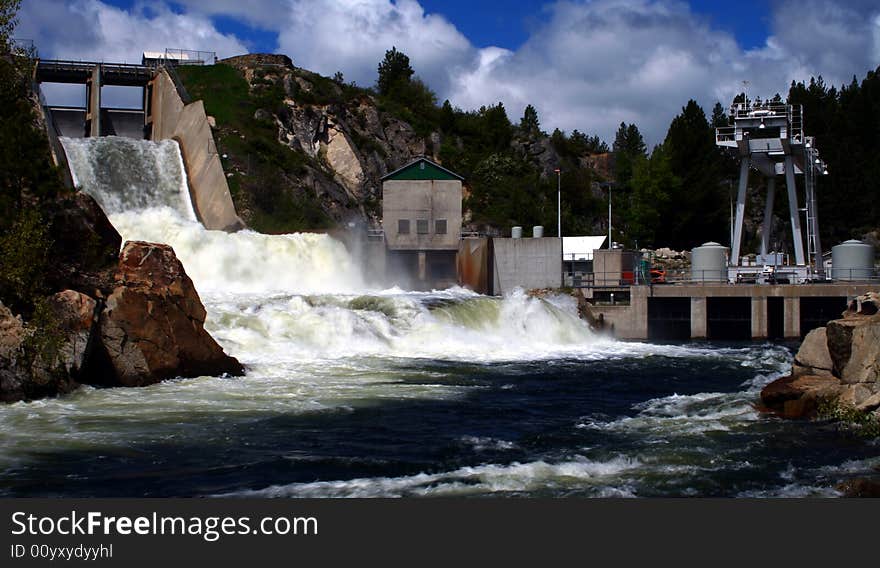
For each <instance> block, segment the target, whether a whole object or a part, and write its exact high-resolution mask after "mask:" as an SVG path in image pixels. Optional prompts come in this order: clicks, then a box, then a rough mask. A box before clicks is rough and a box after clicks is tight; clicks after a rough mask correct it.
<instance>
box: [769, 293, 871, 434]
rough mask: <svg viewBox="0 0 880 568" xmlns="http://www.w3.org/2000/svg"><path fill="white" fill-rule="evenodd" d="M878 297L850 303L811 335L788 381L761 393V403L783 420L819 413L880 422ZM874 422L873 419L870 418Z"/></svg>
mask: <svg viewBox="0 0 880 568" xmlns="http://www.w3.org/2000/svg"><path fill="white" fill-rule="evenodd" d="M878 307H880V294H877V293H870V294H867V295H865V296H861V297H859V298H857V299H856V300H854V301H853V303H852V304H851V305H850V307H849V308H848V309H847V311H846V312H845V313H844V314H843V317H842V318H841V319H838V320H834V321H831V322H829V323H828V325H827V326H826V327H821V328H818V329H814V330H813V331H811V332H810V333H809V334H808V335H807V337H806V338H804V341H803V343H802V344H801V347H800V349H799V350H798V352H797V355H796V356H795V360H794V364H793V366H792V372H791V375H789V376H787V377H783V378H781V379H778V380H776V381H774V382H772V383H770V384H769V385H767V386H766V387H765V388H764V390H763V391H761V400H762V402H763V403H764V404H765V405H766V406H767V407H768V408H770V409H771V410H774V411H776V412H779V413H780V414H781V415H783V416H784V417H786V418H805V417H812V416H815V415H816V414H817V413H818V412H820V411H821V412H823V413H825V414H830V415H835V414H836V415H844V414H845V415H851V416H859V417H860V419H863V420H864V419H868V420H874V421H877V420H880V313H878ZM872 417H873V418H872Z"/></svg>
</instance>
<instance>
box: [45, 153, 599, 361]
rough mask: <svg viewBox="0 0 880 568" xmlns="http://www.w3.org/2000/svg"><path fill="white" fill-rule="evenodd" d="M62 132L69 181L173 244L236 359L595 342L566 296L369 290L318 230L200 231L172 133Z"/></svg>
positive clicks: (546, 352) (482, 355) (112, 213)
mask: <svg viewBox="0 0 880 568" xmlns="http://www.w3.org/2000/svg"><path fill="white" fill-rule="evenodd" d="M62 143H63V144H64V147H65V149H66V151H67V154H68V160H69V162H70V164H71V169H72V171H73V175H74V180H75V183H77V184H78V185H80V186H81V187H82V188H83V190H84V191H86V192H88V193H89V194H91V195H92V196H93V197H95V199H96V200H97V201H98V202H99V203H100V204H101V206H102V207H103V208H104V209H105V211H107V213H108V216H109V217H110V220H111V221H112V222H113V224H114V225H115V226H116V228H117V229H118V230H119V232H120V233H121V234H122V236H123V238H124V239H126V240H135V239H137V240H147V241H154V242H162V243H168V244H170V245H172V246H173V247H174V250H175V252H176V253H177V255H178V257H179V258H180V259H181V261H182V262H183V264H184V266H185V268H186V270H187V273H188V274H189V275H190V277H191V278H192V279H193V282H194V283H195V285H196V288H197V289H198V290H199V293H200V294H201V295H202V297H203V300H204V301H205V303H206V307H207V308H208V310H209V314H210V318H209V321H208V328H209V330H210V331H211V332H212V334H214V335H215V337H217V339H218V340H219V341H220V342H221V343H222V344H224V345H225V346H227V348H228V349H230V350H231V351H232V352H233V353H234V354H235V355H236V356H238V357H240V358H241V359H242V360H244V361H249V360H258V359H261V358H263V357H265V356H266V354H267V353H276V354H277V355H279V356H283V357H285V358H287V359H290V358H304V357H305V358H311V357H320V358H325V357H341V356H346V355H358V354H360V355H364V354H368V355H372V356H380V355H383V354H386V355H389V356H393V357H409V356H411V357H434V358H453V359H462V358H471V359H477V360H483V359H504V358H513V359H520V358H543V357H547V356H552V355H553V354H557V353H559V352H560V351H571V350H577V349H585V348H587V347H588V346H589V345H590V344H591V343H594V342H595V341H596V338H595V337H594V336H593V334H592V333H591V332H590V330H589V329H588V327H587V326H586V325H585V324H584V323H583V322H582V321H581V320H580V319H578V318H577V316H576V306H575V305H574V304H573V302H566V301H564V300H562V299H559V300H556V301H555V303H553V302H550V301H547V300H543V299H535V298H529V297H527V296H526V295H525V294H522V293H514V294H512V295H510V296H509V297H507V298H505V299H504V300H499V299H496V298H488V297H484V296H479V295H477V294H473V293H471V292H469V291H467V290H464V289H450V290H446V291H442V292H434V293H429V294H424V293H412V292H404V291H402V290H399V289H391V290H369V288H368V286H367V285H366V283H365V281H364V278H363V276H362V274H361V271H360V270H359V265H358V262H357V260H356V259H355V258H353V257H352V256H351V255H350V254H349V252H348V251H347V250H346V248H345V247H344V245H342V243H340V242H338V241H336V240H334V239H332V238H330V237H328V236H327V235H320V234H290V235H263V234H259V233H255V232H252V231H240V232H238V233H233V234H230V233H224V232H221V231H208V230H206V229H205V228H204V227H202V226H201V224H199V223H198V222H197V221H196V220H195V216H194V214H193V211H192V206H191V205H190V201H189V193H188V189H187V185H186V178H185V175H184V169H183V164H182V160H181V157H180V152H179V149H178V146H177V143H176V142H174V141H171V140H166V141H162V142H158V143H156V142H150V141H143V140H132V139H127V138H116V137H105V138H89V139H62Z"/></svg>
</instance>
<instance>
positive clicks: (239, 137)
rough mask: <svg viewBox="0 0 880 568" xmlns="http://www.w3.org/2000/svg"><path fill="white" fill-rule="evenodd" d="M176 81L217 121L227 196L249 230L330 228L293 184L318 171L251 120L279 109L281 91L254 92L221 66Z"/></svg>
mask: <svg viewBox="0 0 880 568" xmlns="http://www.w3.org/2000/svg"><path fill="white" fill-rule="evenodd" d="M178 75H179V76H180V78H181V80H182V81H183V83H184V85H185V86H186V89H187V91H188V92H189V94H190V96H191V97H192V98H193V99H194V100H195V99H201V100H203V101H204V103H205V110H206V112H207V113H208V115H210V116H213V117H214V119H215V121H216V124H217V127H216V129H215V131H214V137H215V140H216V142H217V150H218V151H219V152H220V154H221V156H226V158H225V159H224V169H225V170H226V172H227V173H228V174H229V173H231V174H232V175H231V176H228V180H227V181H228V183H229V189H230V193H231V194H232V199H233V201H234V203H235V206H236V209H237V210H238V211H239V213H240V214H241V215H242V217H243V218H244V219H245V221H246V222H247V224H248V225H249V226H250V227H251V228H253V229H255V230H257V231H260V232H265V233H283V232H294V231H303V230H320V229H327V228H330V227H331V226H332V221H331V219H330V218H329V217H328V216H327V215H326V214H325V213H324V211H323V209H322V207H321V204H320V203H319V202H318V200H317V199H316V198H315V195H314V194H312V193H309V192H307V191H302V190H301V188H299V187H298V184H296V183H293V180H297V179H299V178H301V177H302V176H303V175H305V174H306V173H307V167H308V166H312V167H314V168H315V169H317V170H321V169H322V167H321V164H320V163H318V162H316V161H314V160H311V159H310V158H309V157H308V156H307V155H305V154H304V153H303V152H300V151H297V150H295V149H292V148H288V147H286V146H284V145H282V144H280V143H279V142H278V128H277V126H276V125H275V123H274V121H273V120H269V119H266V118H262V119H261V118H257V117H256V116H255V115H256V114H257V111H258V110H260V109H271V111H273V112H274V111H278V110H280V109H281V107H282V105H283V101H284V97H285V93H284V90H283V89H282V88H280V86H279V85H277V84H268V85H260V86H258V87H257V88H255V89H253V90H252V89H251V86H250V85H249V84H248V82H247V81H245V79H244V77H243V76H242V74H241V73H240V72H239V71H238V70H237V69H235V68H233V67H231V66H229V65H224V64H217V65H211V66H205V67H182V68H180V69H179V70H178ZM258 85H259V84H258Z"/></svg>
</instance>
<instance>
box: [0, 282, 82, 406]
mask: <svg viewBox="0 0 880 568" xmlns="http://www.w3.org/2000/svg"><path fill="white" fill-rule="evenodd" d="M95 305H96V303H95V301H94V300H92V299H91V298H89V297H88V296H85V295H83V294H80V293H79V292H75V291H73V290H66V291H64V292H61V293H59V294H56V295H54V296H52V297H51V298H49V299H48V301H47V306H48V307H47V312H48V314H47V315H46V318H47V321H46V322H44V327H43V328H39V329H38V328H30V327H28V326H26V325H25V324H24V323H23V322H22V320H21V317H19V316H15V315H13V314H12V312H11V311H9V309H8V308H6V307H5V306H4V305H3V304H0V401H2V402H14V401H18V400H31V399H36V398H43V397H46V396H55V395H58V394H64V393H68V392H70V391H72V390H74V389H75V388H77V387H78V386H79V383H78V382H77V381H76V376H77V375H78V374H79V372H80V371H81V370H82V368H83V365H84V363H85V360H86V356H87V354H88V348H89V342H90V337H91V332H92V329H93V328H94V323H95V318H94V316H95V312H94V309H95Z"/></svg>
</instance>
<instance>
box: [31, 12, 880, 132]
mask: <svg viewBox="0 0 880 568" xmlns="http://www.w3.org/2000/svg"><path fill="white" fill-rule="evenodd" d="M175 5H178V6H183V7H184V10H185V12H184V13H182V14H181V13H176V12H175V11H173V10H172V9H170V8H169V7H168V5H167V4H166V3H164V2H162V1H160V0H150V1H147V0H144V1H141V2H139V3H137V4H135V6H134V7H133V8H132V9H130V10H122V9H118V8H115V7H111V6H109V5H107V4H104V3H103V2H101V0H67V1H61V0H29V1H28V2H26V3H24V6H23V13H22V18H21V20H22V26H23V27H24V28H25V32H27V30H33V33H32V34H31V37H34V38H35V39H37V41H38V45H39V46H40V48H41V50H43V51H44V52H46V51H48V53H49V54H50V55H53V56H54V55H57V56H64V57H81V58H103V59H119V58H123V59H128V60H138V59H139V58H140V52H141V51H142V50H143V49H145V48H158V49H162V48H164V47H172V46H180V47H192V48H203V49H210V50H215V51H217V52H218V54H219V55H220V56H221V57H223V56H227V55H233V54H237V53H241V52H243V51H245V42H244V41H243V40H242V39H240V38H236V37H234V36H231V35H226V34H222V33H220V32H219V31H218V30H217V29H216V26H215V25H214V23H213V21H212V18H213V17H215V16H221V15H222V16H228V17H233V18H235V19H238V20H241V21H244V22H246V23H248V24H250V25H252V26H258V27H261V28H263V29H266V30H270V31H271V32H272V33H274V34H277V38H278V51H279V52H281V53H285V54H287V55H289V56H291V58H293V60H294V62H295V63H296V64H297V65H298V66H301V67H305V68H307V69H311V70H313V71H317V72H320V73H323V74H325V75H332V74H333V73H335V72H336V71H342V72H343V73H344V74H345V76H346V79H348V80H355V81H357V82H358V84H360V85H364V86H368V85H372V84H373V83H374V82H375V79H376V66H377V65H378V63H379V61H381V59H382V57H383V55H384V53H385V50H387V49H390V48H391V46H392V45H393V46H396V47H397V48H398V49H400V50H402V51H403V52H405V53H406V54H407V55H408V56H409V57H410V60H411V63H412V65H413V67H414V69H415V71H416V74H417V75H419V76H420V77H422V78H423V79H424V80H425V81H426V82H427V83H428V84H429V85H430V86H431V87H432V88H433V89H434V90H435V91H436V92H437V93H438V95H439V98H440V100H443V99H444V98H449V99H450V100H451V101H452V102H453V103H454V104H456V105H458V106H460V107H462V108H465V109H472V108H477V107H479V106H481V105H488V104H493V103H495V102H497V101H502V102H503V103H504V104H505V107H506V108H507V109H508V113H509V115H510V116H511V119H513V120H516V119H517V118H518V116H519V115H520V114H521V113H522V110H523V108H524V107H525V106H526V105H527V104H532V105H534V106H535V107H536V108H537V109H538V111H539V114H540V118H541V122H542V126H543V127H544V128H545V129H548V130H552V129H553V128H555V127H558V128H561V129H564V130H568V131H571V130H572V129H575V128H577V129H579V130H581V131H585V132H590V133H597V134H599V135H600V136H602V137H603V138H605V139H606V140H608V141H610V140H611V138H612V137H613V135H614V131H615V130H616V128H617V125H618V124H619V123H620V122H621V121H626V122H635V123H637V124H638V125H639V127H640V128H641V129H642V131H643V133H644V134H645V136H646V138H647V139H648V141H649V143H656V142H659V141H660V140H662V138H663V137H664V135H665V129H666V127H667V125H668V124H669V121H670V119H671V118H672V117H673V116H674V115H675V114H676V113H678V112H679V110H680V109H681V107H682V106H683V105H684V104H685V103H686V102H687V100H688V99H690V98H694V99H696V100H697V101H698V102H700V104H702V105H703V107H704V108H706V109H707V111H708V109H709V107H711V106H712V105H713V104H714V103H715V102H716V101H721V102H722V103H725V104H726V103H728V102H729V101H730V100H731V99H732V97H733V96H734V95H735V94H736V93H737V92H739V91H741V90H742V89H743V81H748V82H749V83H750V84H749V87H748V89H749V92H750V94H752V95H761V96H771V95H773V94H774V93H776V92H780V93H782V94H783V95H784V94H785V92H786V91H787V89H788V85H789V83H790V82H791V81H792V80H806V79H809V77H810V76H813V75H819V74H821V75H823V76H824V78H825V79H826V82H828V83H831V84H838V85H839V84H841V83H844V82H848V81H849V80H851V78H852V76H853V75H857V76H862V75H863V74H864V73H865V72H866V71H867V70H868V69H871V68H874V67H876V66H877V65H878V64H880V6H878V5H877V2H876V0H848V1H846V2H843V1H832V0H774V1H773V2H771V3H770V6H769V10H770V14H769V16H770V20H769V27H770V32H771V33H770V36H769V37H768V38H767V40H766V43H765V44H764V45H762V46H760V47H758V48H755V49H750V50H746V49H743V48H742V47H741V46H740V45H739V44H738V43H737V41H736V38H735V37H734V36H732V35H731V34H730V33H728V32H725V31H722V30H719V29H718V28H717V27H713V25H712V24H711V23H710V21H709V20H708V19H705V18H703V17H702V16H700V15H699V14H697V13H695V12H694V11H693V10H692V9H691V8H690V6H689V4H688V3H687V2H684V1H680V0H578V1H566V0H562V1H559V2H556V3H553V4H550V5H548V6H547V7H545V10H544V11H543V13H542V18H541V20H542V21H541V22H540V23H539V24H537V25H536V26H535V27H533V28H532V30H531V34H530V37H529V38H528V40H527V41H526V42H525V43H524V44H523V45H522V46H520V47H518V48H517V49H515V50H510V49H505V48H503V47H487V48H483V49H479V48H477V47H475V46H474V45H473V44H472V43H471V42H470V41H469V40H468V38H466V37H465V36H464V35H463V34H462V33H461V32H460V31H459V30H458V29H457V28H456V27H455V26H454V25H453V24H452V23H451V22H449V20H447V19H446V18H445V17H443V16H441V15H438V14H431V13H427V12H425V10H424V9H423V8H422V6H421V4H419V2H418V1H417V0H397V1H392V0H255V1H252V2H246V3H245V2H241V1H240V0H178V1H177V2H176V3H175ZM178 11H179V10H178ZM182 42H183V43H184V44H185V45H180V44H181V43H182Z"/></svg>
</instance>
